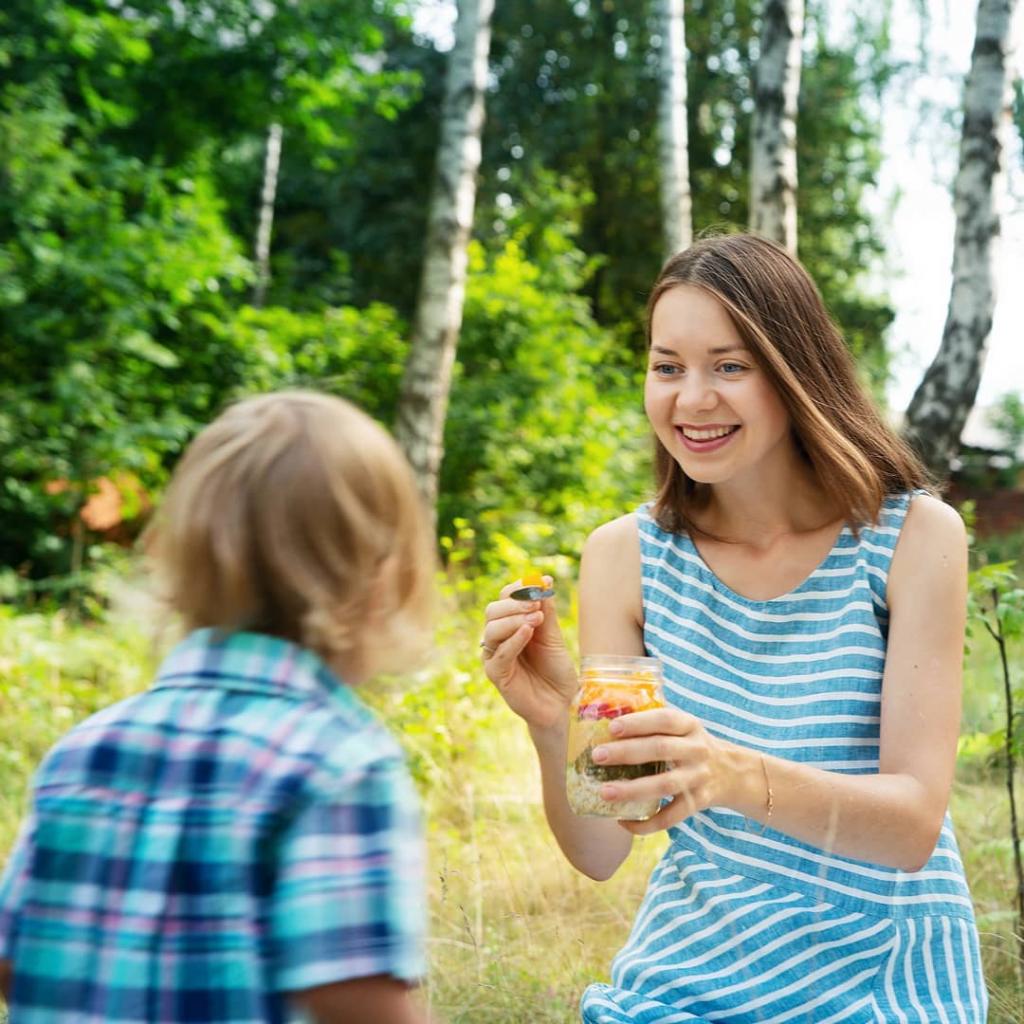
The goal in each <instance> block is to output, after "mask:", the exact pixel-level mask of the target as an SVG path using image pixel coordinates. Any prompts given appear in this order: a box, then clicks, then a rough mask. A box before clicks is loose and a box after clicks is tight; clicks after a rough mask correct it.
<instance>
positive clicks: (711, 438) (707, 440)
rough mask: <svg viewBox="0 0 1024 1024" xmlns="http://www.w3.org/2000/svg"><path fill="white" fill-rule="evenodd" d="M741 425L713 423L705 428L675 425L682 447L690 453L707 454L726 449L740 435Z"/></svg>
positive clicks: (683, 424)
mask: <svg viewBox="0 0 1024 1024" xmlns="http://www.w3.org/2000/svg"><path fill="white" fill-rule="evenodd" d="M740 429H741V428H740V426H739V424H736V423H732V424H715V423H711V424H708V425H707V426H703V427H695V426H691V425H690V424H689V423H677V424H675V431H676V437H678V438H679V441H680V443H681V444H682V446H683V447H684V448H685V449H686V450H687V451H690V452H696V453H698V454H706V453H708V452H717V451H719V450H720V449H722V448H724V447H725V446H726V445H727V444H729V442H730V441H731V440H732V439H733V438H734V437H735V436H736V435H737V434H738V433H739V431H740Z"/></svg>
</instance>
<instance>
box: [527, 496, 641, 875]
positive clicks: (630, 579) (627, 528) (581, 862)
mask: <svg viewBox="0 0 1024 1024" xmlns="http://www.w3.org/2000/svg"><path fill="white" fill-rule="evenodd" d="M579 630H580V632H579V637H580V653H581V654H582V655H588V654H627V655H643V654H644V653H645V651H644V644H643V626H642V611H641V595H640V540H639V534H638V532H637V525H636V517H635V516H633V515H627V516H622V517H620V518H619V519H615V520H613V521H612V522H610V523H605V524H604V525H603V526H599V527H598V528H597V529H596V530H595V531H594V532H593V533H592V534H591V535H590V537H589V538H588V539H587V542H586V544H585V545H584V547H583V554H582V556H581V559H580V583H579ZM530 735H531V737H532V739H533V742H534V746H535V747H536V748H537V754H538V757H539V759H540V765H541V779H542V785H543V789H544V811H545V814H546V815H547V819H548V824H549V826H550V827H551V831H552V832H553V833H554V835H555V838H556V839H557V840H558V845H559V846H560V847H561V848H562V852H563V853H564V854H565V855H566V857H567V858H568V859H569V861H570V863H572V864H573V865H574V866H575V867H576V868H578V869H579V870H580V871H582V872H583V873H584V874H586V875H589V876H590V877H591V878H594V879H597V880H598V881H604V880H606V879H608V878H610V877H611V876H612V875H613V874H614V873H615V871H616V870H617V869H618V868H619V866H620V865H621V864H622V862H623V861H624V860H625V859H626V857H627V856H628V855H629V851H630V849H631V847H632V845H633V837H632V836H631V835H630V834H629V833H628V832H626V831H625V830H624V829H623V828H622V827H621V826H620V825H619V823H618V822H617V821H613V820H611V819H602V818H581V817H578V816H577V815H576V814H573V812H572V810H571V809H570V807H569V803H568V799H567V797H566V793H565V764H566V746H567V739H568V715H566V716H565V717H564V718H563V720H562V721H561V722H560V723H559V724H558V725H557V726H556V727H555V728H554V729H552V730H547V731H541V730H538V729H531V730H530Z"/></svg>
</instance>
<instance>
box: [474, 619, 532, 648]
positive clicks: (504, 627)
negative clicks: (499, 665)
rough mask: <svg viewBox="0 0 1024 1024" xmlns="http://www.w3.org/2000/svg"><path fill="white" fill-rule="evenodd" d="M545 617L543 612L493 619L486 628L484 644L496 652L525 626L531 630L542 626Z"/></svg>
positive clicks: (483, 638)
mask: <svg viewBox="0 0 1024 1024" xmlns="http://www.w3.org/2000/svg"><path fill="white" fill-rule="evenodd" d="M543 618H544V616H543V613H542V612H526V613H523V614H520V615H506V616H503V617H502V618H500V619H491V620H490V621H489V622H488V623H487V625H486V626H484V633H483V637H482V638H481V639H482V640H483V642H484V643H485V644H486V645H487V646H488V647H491V648H494V649H495V650H497V649H498V647H499V646H500V645H501V644H503V643H505V641H506V640H508V639H509V637H511V636H514V635H515V634H516V632H517V631H518V630H520V629H521V628H522V627H523V626H530V627H531V629H533V628H536V627H537V626H539V625H540V623H541V621H542V620H543Z"/></svg>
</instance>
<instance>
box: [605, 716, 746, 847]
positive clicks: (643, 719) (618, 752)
mask: <svg viewBox="0 0 1024 1024" xmlns="http://www.w3.org/2000/svg"><path fill="white" fill-rule="evenodd" d="M611 731H612V735H613V736H614V737H615V738H614V740H613V741H612V742H610V743H603V744H601V746H599V747H596V748H595V749H594V751H593V753H592V755H591V756H592V757H593V758H594V761H595V762H596V763H597V764H601V765H615V764H645V763H646V762H649V761H664V762H666V763H667V764H668V769H667V770H666V771H664V772H661V773H660V774H658V775H649V776H647V777H645V778H641V779H632V780H629V781H622V782H608V783H605V785H604V786H602V788H601V796H602V797H603V798H604V799H606V800H610V801H618V800H642V799H650V798H651V797H654V796H657V797H662V798H665V797H668V798H671V803H668V804H665V806H663V807H662V808H661V810H660V811H658V813H657V814H655V815H654V816H653V817H651V818H648V819H647V820H646V821H620V822H619V824H620V825H621V826H622V827H623V828H624V829H626V830H628V831H629V832H632V833H633V834H634V835H649V834H650V833H652V832H660V831H661V830H662V829H666V828H669V827H670V826H672V825H676V824H678V823H679V822H680V821H682V820H683V818H687V817H689V816H690V815H691V814H694V813H696V812H697V811H702V810H704V809H705V808H707V807H713V806H716V805H722V804H725V803H726V790H727V787H728V784H729V781H730V775H731V773H730V771H729V765H728V762H729V761H730V758H729V748H730V744H728V743H727V742H725V741H724V740H719V739H716V738H715V737H714V736H712V735H711V733H709V732H708V731H707V729H705V728H704V726H703V725H702V724H701V722H700V720H699V719H697V718H694V716H693V715H690V714H687V713H686V712H685V711H680V710H679V709H678V708H658V709H657V710H652V711H636V712H634V713H633V714H629V715H623V716H622V717H621V718H617V719H615V720H614V721H613V722H612V723H611ZM602 755H603V756H602Z"/></svg>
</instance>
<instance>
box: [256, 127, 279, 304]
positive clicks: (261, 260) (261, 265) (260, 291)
mask: <svg viewBox="0 0 1024 1024" xmlns="http://www.w3.org/2000/svg"><path fill="white" fill-rule="evenodd" d="M280 169H281V126H280V125H279V124H277V123H276V122H275V123H274V124H272V125H271V126H270V129H269V130H268V132H267V153H266V158H265V159H264V162H263V189H262V191H261V193H260V219H259V225H258V227H257V229H256V285H255V287H254V288H253V294H252V304H253V305H254V306H262V305H263V302H264V299H265V298H266V296H267V286H268V285H269V284H270V235H271V232H272V231H273V227H274V203H275V202H276V201H277V179H278V174H279V172H280Z"/></svg>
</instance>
